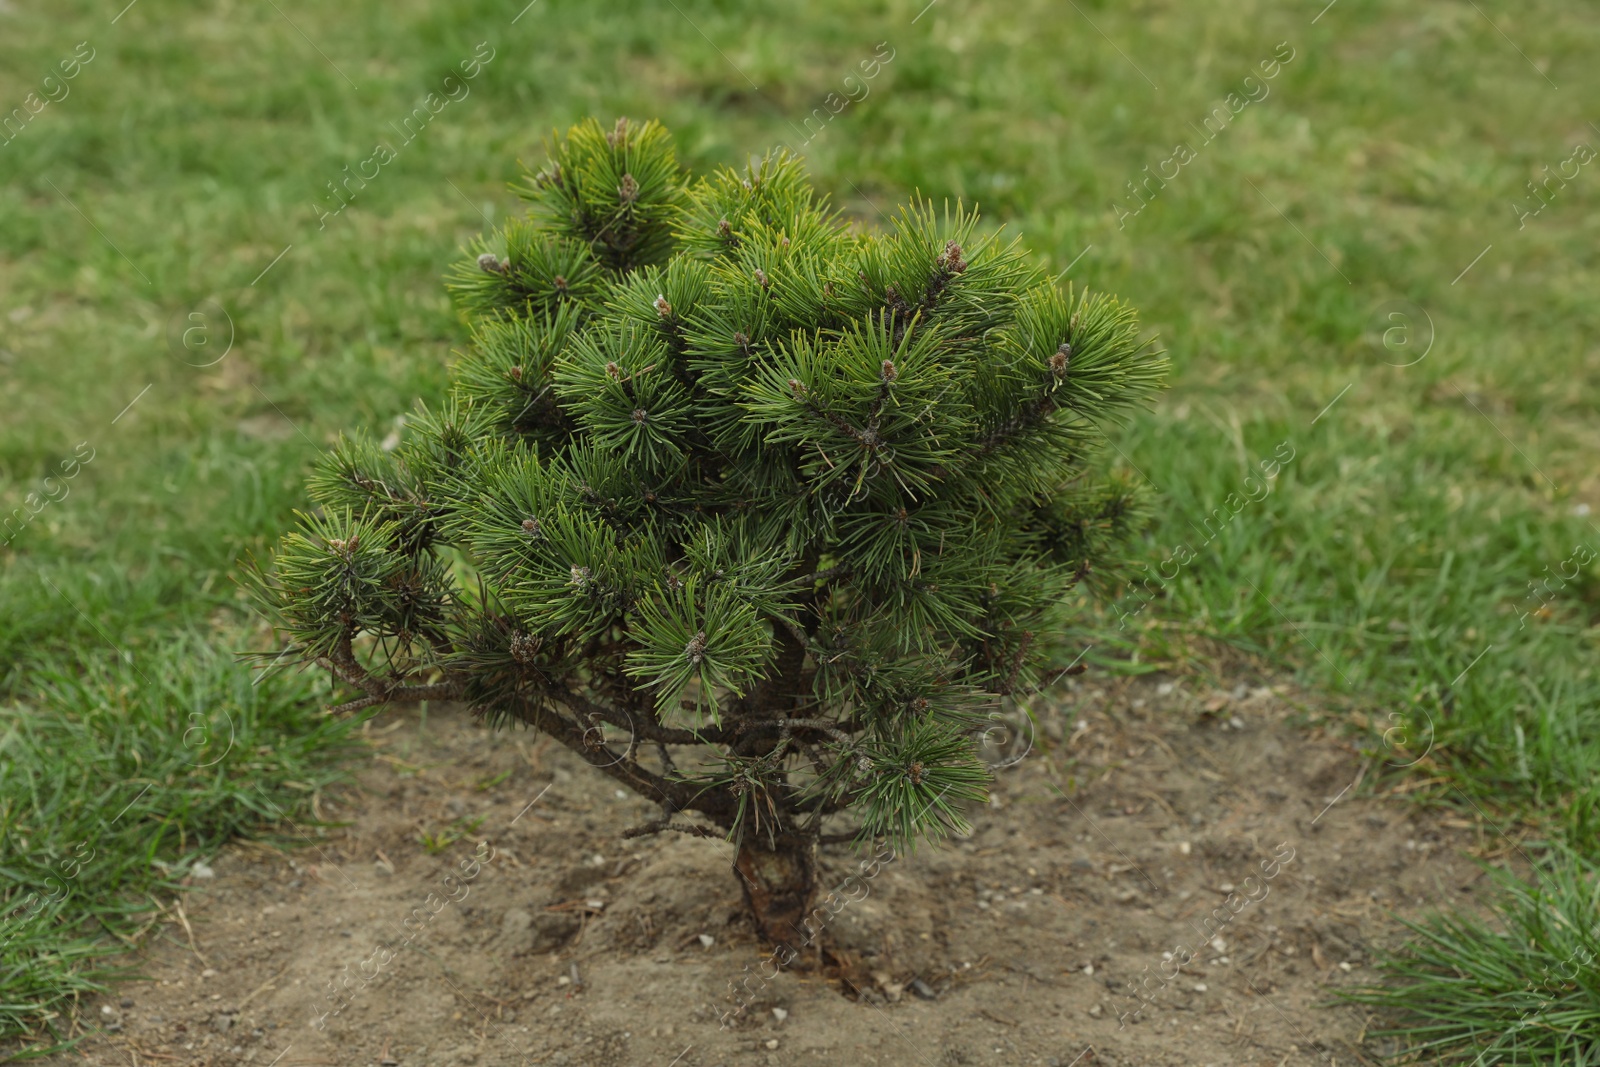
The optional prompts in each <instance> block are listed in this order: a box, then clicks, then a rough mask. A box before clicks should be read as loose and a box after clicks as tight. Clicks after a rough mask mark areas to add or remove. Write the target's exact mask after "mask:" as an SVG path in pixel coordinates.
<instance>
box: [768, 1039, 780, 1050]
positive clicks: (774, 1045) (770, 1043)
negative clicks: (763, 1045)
mask: <svg viewBox="0 0 1600 1067" xmlns="http://www.w3.org/2000/svg"><path fill="white" fill-rule="evenodd" d="M767 1047H768V1048H777V1047H778V1039H777V1038H775V1037H769V1038H767Z"/></svg>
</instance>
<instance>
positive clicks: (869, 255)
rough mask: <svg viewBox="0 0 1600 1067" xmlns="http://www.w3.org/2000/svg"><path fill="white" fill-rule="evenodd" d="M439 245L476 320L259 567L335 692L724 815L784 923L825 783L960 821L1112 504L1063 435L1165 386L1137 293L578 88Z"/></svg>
mask: <svg viewBox="0 0 1600 1067" xmlns="http://www.w3.org/2000/svg"><path fill="white" fill-rule="evenodd" d="M513 188H514V189H515V191H516V192H517V193H518V194H520V195H521V196H522V197H523V198H524V199H525V200H526V201H527V202H528V204H529V205H530V208H531V210H530V212H529V213H528V215H527V217H525V218H518V219H515V220H513V221H511V222H509V223H508V224H507V225H506V226H504V227H503V228H501V229H499V230H497V231H495V232H494V233H492V234H489V235H487V236H485V237H484V238H482V239H481V240H480V241H479V242H478V243H477V245H476V247H474V248H473V249H472V250H471V252H470V254H469V255H468V256H467V257H466V258H465V259H464V260H463V261H462V262H461V263H460V264H458V265H457V266H456V267H455V268H454V270H453V272H452V273H451V274H450V276H449V280H448V286H449V289H450V290H451V292H452V293H453V294H454V297H455V300H456V302H457V304H458V306H459V308H460V310H461V313H462V316H463V318H464V319H465V322H466V325H467V327H468V329H469V330H470V344H469V346H468V348H467V350H466V351H465V352H464V353H463V354H462V355H461V357H460V360H459V362H458V364H457V365H456V368H455V385H454V388H453V390H452V391H451V393H450V395H449V396H448V397H445V398H443V399H442V400H440V401H439V402H437V403H436V404H434V405H431V406H429V405H422V406H419V408H418V411H417V413H416V414H415V415H413V416H412V417H411V418H410V420H409V423H408V432H407V436H406V437H405V438H404V440H403V441H402V442H401V443H400V445H399V446H398V447H397V448H395V449H393V450H392V451H386V450H384V449H383V448H380V447H378V446H377V445H375V444H373V443H372V441H371V440H370V439H369V438H367V437H365V436H363V435H360V434H357V435H355V436H353V437H350V438H348V439H346V440H344V441H343V442H342V443H341V444H340V445H339V446H338V447H336V448H335V449H333V450H332V452H331V454H329V455H328V456H327V457H326V459H325V460H324V462H323V463H322V464H321V466H320V469H319V470H318V472H317V473H316V475H315V476H314V477H313V478H312V480H311V482H310V486H309V488H310V492H311V495H312V497H313V498H314V499H315V501H316V503H317V505H318V507H317V508H316V510H315V511H314V512H312V513H310V514H307V515H304V516H302V519H301V525H300V528H299V530H298V531H297V532H295V533H292V534H290V535H288V536H287V537H285V538H284V539H283V542H282V544H281V546H280V547H279V549H278V551H277V553H276V557H275V560H274V561H273V563H272V564H271V566H270V567H269V568H267V569H266V570H264V571H263V572H261V573H259V575H258V582H259V585H258V589H259V593H260V595H261V596H262V597H263V598H264V599H265V600H266V601H267V602H269V604H270V606H271V607H272V609H273V610H274V611H275V613H276V617H277V618H278V620H279V622H280V625H281V628H282V630H283V631H284V633H285V634H286V636H287V637H288V639H289V641H290V645H291V648H292V650H293V652H292V654H293V655H294V656H296V657H298V659H299V660H300V661H301V662H303V663H307V664H315V665H317V666H320V667H321V668H324V669H326V670H328V671H330V672H331V673H332V675H333V677H334V678H335V679H336V680H337V682H338V684H339V685H341V686H345V687H348V689H349V691H350V697H351V698H350V699H349V700H348V701H347V702H346V703H344V704H342V705H340V706H339V708H338V709H336V710H338V711H354V710H356V709H360V708H363V707H367V706H371V705H380V704H387V703H391V702H397V701H402V702H403V701H419V700H445V699H449V700H458V701H462V702H464V703H466V704H467V705H469V706H470V707H472V708H473V709H475V710H476V711H477V712H479V713H480V714H482V715H484V716H486V717H488V718H489V719H491V720H493V721H495V722H496V723H500V722H504V721H516V722H521V723H525V724H527V725H528V726H530V727H532V728H534V729H536V730H539V731H543V732H544V733H546V734H549V735H550V736H551V737H553V738H554V739H556V740H557V741H559V742H560V743H561V744H563V745H565V746H566V747H567V748H568V749H570V750H571V751H572V752H574V753H576V754H577V755H578V756H579V757H580V758H582V759H584V760H585V761H587V762H589V763H590V764H592V765H593V766H594V767H595V768H596V770H597V771H598V772H599V773H604V774H607V775H610V776H611V777H612V778H613V779H615V780H616V781H617V782H618V783H620V784H622V785H624V786H626V787H628V788H629V789H632V790H634V791H636V792H638V793H639V794H642V795H643V796H645V797H648V798H649V799H650V800H652V801H654V802H655V803H657V804H658V805H659V806H660V816H659V818H658V819H657V820H655V821H654V822H652V823H650V824H649V825H647V826H645V827H639V828H635V830H633V831H630V832H633V833H641V832H652V831H656V830H664V829H668V828H671V829H683V830H687V831H689V832H696V833H702V834H706V833H716V834H726V835H728V836H729V837H730V838H731V839H732V840H733V841H734V842H736V844H737V845H738V850H737V856H738V859H737V861H736V867H737V869H738V871H739V873H740V874H741V875H742V876H743V878H742V882H743V888H744V892H745V896H746V900H747V902H748V903H749V905H750V908H751V911H752V915H753V918H754V920H755V923H756V926H757V929H758V930H759V931H760V932H761V933H762V934H763V935H764V936H765V937H767V938H769V939H771V940H773V941H776V942H779V943H799V940H800V935H799V932H798V931H799V923H800V922H801V920H802V919H803V917H804V916H805V914H806V912H807V911H808V909H809V907H810V905H811V902H812V897H813V891H814V886H815V857H816V849H817V843H818V841H819V838H820V837H821V836H822V826H823V822H824V820H825V819H827V818H828V817H829V816H838V817H839V819H838V821H840V822H843V823H845V824H846V825H848V826H849V827H851V828H852V829H853V832H854V834H855V836H856V837H857V838H858V839H859V840H862V841H866V840H869V839H872V838H876V837H887V838H890V839H892V840H894V841H898V842H906V841H910V840H912V839H915V838H917V837H918V836H920V835H925V834H939V833H942V832H945V831H947V830H951V829H960V828H962V826H963V822H962V816H961V810H962V807H963V805H964V804H966V803H969V802H972V801H975V800H981V799H983V797H984V795H985V784H986V782H987V780H988V778H989V772H988V769H987V767H986V765H985V764H984V763H983V761H982V760H981V759H980V758H979V746H978V742H977V734H978V733H979V732H980V731H981V730H982V729H983V728H984V727H985V726H988V725H991V721H990V716H991V714H992V712H993V711H994V710H995V709H996V708H997V707H998V706H999V704H1000V702H1002V701H1003V700H1005V699H1006V698H1007V697H1009V696H1012V695H1015V694H1019V693H1023V692H1025V691H1027V690H1029V689H1031V688H1034V687H1037V686H1039V685H1041V684H1042V683H1043V682H1044V681H1046V680H1047V675H1048V674H1049V673H1050V668H1051V666H1052V665H1051V664H1050V663H1049V662H1048V654H1047V649H1046V646H1047V645H1048V644H1049V641H1047V640H1045V638H1047V637H1048V636H1049V635H1050V634H1052V633H1054V632H1059V630H1060V628H1061V627H1062V626H1063V625H1064V622H1065V620H1066V619H1067V618H1068V617H1069V616H1070V613H1071V612H1072V611H1073V610H1076V609H1075V607H1074V603H1075V601H1076V598H1075V596H1074V590H1075V589H1076V588H1077V587H1078V586H1079V585H1080V583H1083V582H1084V581H1085V579H1086V578H1090V577H1091V576H1094V575H1096V574H1097V573H1098V572H1097V570H1096V568H1097V566H1099V564H1100V562H1101V561H1103V560H1105V559H1107V558H1110V554H1111V553H1114V552H1115V550H1116V548H1117V546H1118V544H1119V543H1120V542H1122V541H1123V540H1124V539H1125V538H1126V537H1127V535H1128V534H1129V533H1130V531H1131V530H1132V529H1134V527H1135V526H1136V523H1137V519H1138V508H1137V506H1136V501H1135V497H1134V494H1133V492H1132V489H1131V487H1130V486H1129V485H1128V484H1127V483H1126V482H1124V481H1122V480H1119V479H1116V478H1110V477H1105V476H1096V475H1095V474H1094V473H1093V468H1092V467H1091V459H1092V457H1093V453H1094V443H1095V441H1096V439H1097V438H1098V437H1099V436H1100V432H1101V429H1100V428H1101V424H1103V423H1104V422H1105V421H1106V420H1108V419H1111V418H1114V417H1116V416H1117V415H1118V414H1119V413H1122V412H1125V411H1126V410H1127V409H1128V408H1129V407H1130V406H1131V405H1135V404H1137V403H1139V402H1141V401H1144V400H1145V399H1147V398H1148V397H1150V396H1151V394H1152V393H1153V392H1154V391H1155V390H1156V389H1157V388H1158V387H1159V384H1160V381H1161V378H1162V376H1163V373H1164V370H1165V362H1164V360H1163V359H1162V357H1161V355H1160V353H1159V352H1158V351H1156V350H1155V348H1154V347H1153V345H1152V344H1151V343H1149V342H1148V341H1146V340H1144V339H1142V338H1141V335H1140V328H1139V326H1138V323H1137V319H1136V316H1135V313H1134V311H1133V310H1132V309H1131V308H1129V307H1128V306H1127V305H1125V304H1123V303H1121V302H1119V301H1118V300H1117V299H1116V298H1114V297H1112V296H1108V295H1104V294H1099V293H1094V294H1090V293H1085V292H1075V291H1073V290H1072V289H1070V288H1068V289H1066V290H1065V291H1063V289H1061V288H1060V287H1058V286H1057V285H1056V284H1055V283H1054V282H1053V281H1052V280H1051V279H1050V278H1049V277H1047V276H1046V275H1045V274H1044V273H1043V272H1042V270H1041V269H1040V267H1038V266H1037V265H1036V264H1034V263H1033V262H1031V261H1030V259H1029V257H1028V256H1027V255H1026V254H1025V253H1024V251H1023V250H1022V249H1021V248H1020V247H1019V244H1018V242H1016V241H1010V242H1007V241H1004V240H1002V239H1000V238H998V237H997V236H995V235H993V234H992V233H991V232H989V231H986V230H983V229H981V228H980V227H979V224H978V217H977V215H976V214H975V213H974V212H972V211H969V210H967V209H965V208H962V207H957V208H956V209H955V210H954V211H951V210H949V209H946V210H943V211H936V210H935V209H934V208H933V207H932V206H931V205H928V204H922V203H919V204H914V205H912V206H910V207H907V208H905V209H904V210H902V211H901V213H900V215H899V217H898V218H897V219H895V220H894V223H893V226H892V228H891V229H890V231H889V232H887V233H878V232H872V231H870V230H868V229H866V228H863V227H859V226H853V225H851V224H848V223H847V222H846V221H845V220H844V219H843V218H842V217H841V215H840V213H839V212H838V211H837V210H835V209H833V208H830V207H829V206H828V205H827V203H826V201H825V200H824V199H823V198H822V197H820V196H819V195H818V194H817V193H816V192H815V191H814V190H813V189H812V187H811V185H810V184H809V182H808V180H807V178H806V176H805V173H804V171H803V170H802V167H801V164H800V162H799V161H798V160H797V159H795V158H793V157H790V156H787V155H785V154H782V153H777V154H773V155H769V156H768V157H766V158H765V159H763V160H761V161H760V163H758V164H752V165H751V166H750V167H749V168H747V169H746V170H745V171H744V172H743V173H737V172H735V171H732V170H722V171H718V172H717V173H715V174H712V175H711V176H709V177H707V178H703V179H700V180H698V181H692V182H691V181H690V180H689V179H688V178H687V176H686V175H685V174H684V172H683V171H682V169H681V168H680V167H679V165H678V162H677V160H676V157H675V154H674V150H673V147H672V143H671V140H670V138H669V136H668V134H667V131H666V130H665V129H663V128H662V127H661V126H660V125H659V124H657V123H654V122H650V123H646V124H644V125H637V124H633V123H630V122H628V121H627V120H620V121H618V122H617V123H616V125H615V127H614V128H611V129H609V130H608V129H605V128H603V127H602V126H601V125H600V124H599V123H597V122H595V121H593V120H591V121H588V122H586V123H583V124H581V125H578V126H576V127H573V128H572V129H571V130H570V131H568V132H567V134H566V135H565V136H564V137H562V138H558V139H557V140H555V141H554V142H553V144H552V145H551V150H550V160H549V163H548V165H547V166H546V167H545V168H544V169H542V170H540V171H538V172H536V173H529V174H527V175H526V176H525V177H524V179H523V180H521V181H520V182H519V183H517V184H516V185H514V186H513Z"/></svg>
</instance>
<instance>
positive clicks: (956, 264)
mask: <svg viewBox="0 0 1600 1067" xmlns="http://www.w3.org/2000/svg"><path fill="white" fill-rule="evenodd" d="M939 266H941V267H943V268H944V269H945V270H947V271H949V272H950V273H951V274H960V273H961V272H962V271H964V270H966V269H967V261H966V260H964V259H962V258H961V246H960V245H958V244H956V243H955V242H954V241H946V242H945V243H944V252H943V254H941V255H940V256H939Z"/></svg>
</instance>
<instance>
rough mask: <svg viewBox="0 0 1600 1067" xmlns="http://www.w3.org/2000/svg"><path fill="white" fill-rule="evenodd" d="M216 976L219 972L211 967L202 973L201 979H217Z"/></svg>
mask: <svg viewBox="0 0 1600 1067" xmlns="http://www.w3.org/2000/svg"><path fill="white" fill-rule="evenodd" d="M216 976H217V972H216V971H214V970H212V969H211V968H210V967H207V968H206V969H205V970H203V971H201V972H200V977H201V978H215V977H216Z"/></svg>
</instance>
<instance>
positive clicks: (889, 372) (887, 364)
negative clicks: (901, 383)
mask: <svg viewBox="0 0 1600 1067" xmlns="http://www.w3.org/2000/svg"><path fill="white" fill-rule="evenodd" d="M880 369H881V372H882V374H883V380H884V381H885V382H892V381H894V380H895V379H896V378H898V377H900V372H899V371H897V370H895V369H894V363H893V362H892V361H890V360H887V359H886V360H884V361H883V367H882V368H880Z"/></svg>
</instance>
